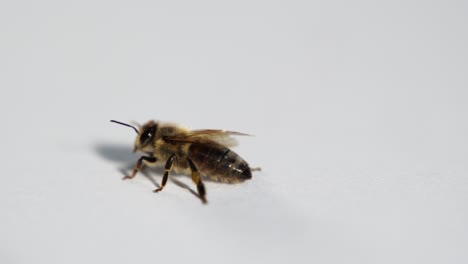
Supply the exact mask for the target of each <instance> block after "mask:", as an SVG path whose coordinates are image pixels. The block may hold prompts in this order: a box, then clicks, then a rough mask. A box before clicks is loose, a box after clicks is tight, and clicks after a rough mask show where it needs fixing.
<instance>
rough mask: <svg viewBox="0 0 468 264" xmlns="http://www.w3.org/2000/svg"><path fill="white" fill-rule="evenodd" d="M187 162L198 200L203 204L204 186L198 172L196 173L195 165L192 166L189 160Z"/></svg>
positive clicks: (204, 198) (204, 197)
mask: <svg viewBox="0 0 468 264" xmlns="http://www.w3.org/2000/svg"><path fill="white" fill-rule="evenodd" d="M187 162H188V164H189V166H190V170H192V181H193V182H194V183H195V184H196V185H197V190H198V195H200V199H201V200H202V201H203V203H206V191H205V185H204V184H203V182H202V179H201V176H200V172H199V171H198V169H197V167H196V166H195V164H193V162H192V160H191V159H187Z"/></svg>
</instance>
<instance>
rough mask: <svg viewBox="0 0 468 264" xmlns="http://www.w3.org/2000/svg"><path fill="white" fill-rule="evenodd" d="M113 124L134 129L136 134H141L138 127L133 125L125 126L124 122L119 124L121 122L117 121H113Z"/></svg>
mask: <svg viewBox="0 0 468 264" xmlns="http://www.w3.org/2000/svg"><path fill="white" fill-rule="evenodd" d="M111 122H113V123H117V124H119V125H122V126H128V127H131V128H133V129H134V130H135V132H136V133H137V134H139V133H140V132H138V129H136V127H134V126H132V125H129V124H125V123H122V122H119V121H116V120H111Z"/></svg>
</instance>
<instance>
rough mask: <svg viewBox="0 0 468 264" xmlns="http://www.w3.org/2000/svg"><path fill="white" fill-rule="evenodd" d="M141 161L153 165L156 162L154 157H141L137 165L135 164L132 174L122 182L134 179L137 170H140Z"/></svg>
mask: <svg viewBox="0 0 468 264" xmlns="http://www.w3.org/2000/svg"><path fill="white" fill-rule="evenodd" d="M143 161H146V162H149V163H155V162H156V161H158V159H157V158H156V157H146V156H141V157H140V158H139V159H138V161H137V163H136V164H135V167H134V168H133V171H132V174H130V175H127V176H125V177H123V180H127V179H131V178H133V177H135V175H136V174H137V172H138V171H139V170H141V168H142V167H143Z"/></svg>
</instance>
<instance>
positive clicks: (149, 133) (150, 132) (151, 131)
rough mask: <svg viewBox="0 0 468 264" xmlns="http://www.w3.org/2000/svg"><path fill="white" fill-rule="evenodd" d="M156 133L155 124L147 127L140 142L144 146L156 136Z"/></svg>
mask: <svg viewBox="0 0 468 264" xmlns="http://www.w3.org/2000/svg"><path fill="white" fill-rule="evenodd" d="M155 134H156V127H155V126H153V127H149V128H147V129H145V130H144V131H143V133H142V134H141V136H140V144H141V145H142V146H144V145H146V144H148V143H149V142H150V141H151V140H152V139H153V138H154V135H155Z"/></svg>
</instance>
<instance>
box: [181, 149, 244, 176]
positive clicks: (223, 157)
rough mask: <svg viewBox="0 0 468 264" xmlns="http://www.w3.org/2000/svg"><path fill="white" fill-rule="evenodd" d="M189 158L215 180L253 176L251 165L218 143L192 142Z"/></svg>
mask: <svg viewBox="0 0 468 264" xmlns="http://www.w3.org/2000/svg"><path fill="white" fill-rule="evenodd" d="M189 158H190V159H191V160H192V161H193V162H194V163H195V165H196V167H197V169H198V170H199V171H200V172H201V173H202V174H204V175H206V176H208V177H210V178H211V179H213V180H218V181H222V182H236V181H242V180H247V179H250V178H252V174H251V172H250V168H249V165H248V164H247V162H245V161H244V160H243V159H242V158H241V157H240V156H239V155H237V153H235V152H234V151H232V150H230V149H229V148H227V147H225V146H223V145H220V144H217V143H211V142H210V143H192V144H191V145H190V147H189Z"/></svg>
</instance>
